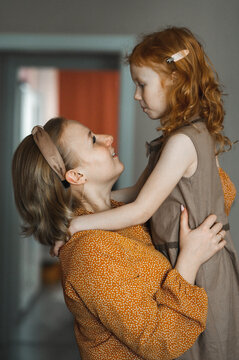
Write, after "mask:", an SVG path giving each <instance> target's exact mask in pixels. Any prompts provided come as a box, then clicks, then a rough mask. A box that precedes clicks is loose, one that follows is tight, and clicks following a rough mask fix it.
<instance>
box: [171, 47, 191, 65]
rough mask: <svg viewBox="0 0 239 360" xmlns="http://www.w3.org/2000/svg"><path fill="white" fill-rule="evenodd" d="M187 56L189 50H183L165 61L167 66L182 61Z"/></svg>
mask: <svg viewBox="0 0 239 360" xmlns="http://www.w3.org/2000/svg"><path fill="white" fill-rule="evenodd" d="M188 54H189V50H187V49H184V50H180V51H178V52H177V53H175V54H173V55H172V56H170V57H169V58H168V59H167V60H166V61H167V63H168V64H171V63H172V62H177V61H179V60H182V59H183V58H185V57H186V56H187V55H188Z"/></svg>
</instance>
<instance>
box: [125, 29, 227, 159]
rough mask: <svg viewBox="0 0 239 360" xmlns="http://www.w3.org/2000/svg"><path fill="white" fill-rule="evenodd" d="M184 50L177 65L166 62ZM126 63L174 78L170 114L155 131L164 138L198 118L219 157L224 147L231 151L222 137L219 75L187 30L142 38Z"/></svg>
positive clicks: (161, 32) (173, 30) (225, 138)
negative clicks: (185, 50) (201, 119)
mask: <svg viewBox="0 0 239 360" xmlns="http://www.w3.org/2000/svg"><path fill="white" fill-rule="evenodd" d="M184 49H187V50H189V54H188V55H187V56H186V57H184V58H183V59H182V60H180V61H177V62H171V63H168V62H167V59H168V58H170V57H171V56H172V55H173V54H175V53H177V52H178V51H180V50H184ZM127 60H128V62H129V64H134V65H136V66H149V67H151V68H152V69H153V70H154V71H156V72H158V73H160V74H164V75H166V76H169V75H170V74H172V73H173V72H175V74H176V81H175V86H174V87H173V88H172V89H170V92H169V95H168V96H169V99H168V101H169V113H168V114H167V116H166V121H165V123H164V124H163V126H162V127H160V128H158V130H162V131H163V133H164V136H165V138H166V137H168V136H169V135H170V134H171V133H172V132H173V131H174V130H176V129H178V128H179V127H181V126H184V125H186V124H188V123H189V122H190V121H189V119H190V118H191V117H193V116H194V115H195V114H199V116H200V117H201V118H203V119H204V120H205V123H206V126H207V128H208V131H209V132H210V134H211V135H212V136H213V137H214V139H215V142H216V145H217V146H218V153H219V152H222V151H225V148H226V147H228V148H229V149H230V148H231V146H232V142H231V141H230V140H229V138H228V137H226V136H224V135H223V133H222V131H223V129H224V126H223V120H224V115H225V111H224V108H223V101H222V95H223V93H222V89H221V86H220V85H219V81H218V75H217V73H216V72H215V70H214V68H213V65H212V63H211V61H210V59H209V58H208V56H207V55H206V54H205V52H204V49H203V47H202V45H201V44H200V42H199V41H198V40H197V39H196V38H195V36H194V35H193V34H192V32H191V31H190V30H189V29H187V28H185V27H181V28H180V27H169V28H166V29H164V30H162V31H159V32H155V33H152V34H149V35H146V36H144V37H143V39H142V41H141V42H140V43H139V44H138V45H136V46H135V48H134V49H133V51H132V53H131V54H130V55H129V56H128V57H127Z"/></svg>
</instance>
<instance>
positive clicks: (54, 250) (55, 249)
mask: <svg viewBox="0 0 239 360" xmlns="http://www.w3.org/2000/svg"><path fill="white" fill-rule="evenodd" d="M64 244H65V242H64V241H56V242H55V245H54V246H52V247H51V248H50V255H51V256H52V257H54V256H59V250H60V248H61V247H62V246H63V245H64Z"/></svg>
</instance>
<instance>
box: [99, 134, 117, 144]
mask: <svg viewBox="0 0 239 360" xmlns="http://www.w3.org/2000/svg"><path fill="white" fill-rule="evenodd" d="M100 140H101V141H102V143H103V144H104V145H106V146H111V145H112V143H113V141H114V138H113V136H112V135H100Z"/></svg>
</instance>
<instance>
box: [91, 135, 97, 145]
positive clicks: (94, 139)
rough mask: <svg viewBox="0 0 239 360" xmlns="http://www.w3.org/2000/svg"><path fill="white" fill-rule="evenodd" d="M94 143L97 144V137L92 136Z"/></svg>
mask: <svg viewBox="0 0 239 360" xmlns="http://www.w3.org/2000/svg"><path fill="white" fill-rule="evenodd" d="M92 142H93V144H95V143H96V137H95V135H93V136H92Z"/></svg>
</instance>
